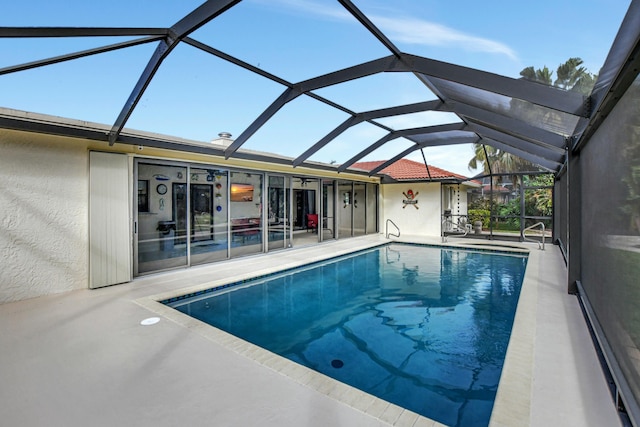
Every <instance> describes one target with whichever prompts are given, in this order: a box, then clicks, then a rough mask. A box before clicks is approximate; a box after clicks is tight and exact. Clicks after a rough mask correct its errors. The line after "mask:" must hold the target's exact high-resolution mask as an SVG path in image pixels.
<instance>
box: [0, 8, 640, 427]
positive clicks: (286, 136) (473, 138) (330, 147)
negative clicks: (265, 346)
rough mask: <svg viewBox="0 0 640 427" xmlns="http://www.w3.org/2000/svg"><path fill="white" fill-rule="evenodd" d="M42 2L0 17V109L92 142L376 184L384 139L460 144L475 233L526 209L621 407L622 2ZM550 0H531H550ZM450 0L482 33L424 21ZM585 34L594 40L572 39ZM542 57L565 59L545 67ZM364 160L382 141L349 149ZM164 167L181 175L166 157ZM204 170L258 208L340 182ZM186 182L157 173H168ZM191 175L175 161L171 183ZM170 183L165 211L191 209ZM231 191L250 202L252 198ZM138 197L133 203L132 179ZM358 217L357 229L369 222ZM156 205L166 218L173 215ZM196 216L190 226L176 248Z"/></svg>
mask: <svg viewBox="0 0 640 427" xmlns="http://www.w3.org/2000/svg"><path fill="white" fill-rule="evenodd" d="M50 3H56V4H50ZM58 3H60V2H43V4H42V5H40V6H41V7H33V5H31V4H30V3H29V2H24V4H22V3H20V4H19V3H17V2H16V3H15V4H13V5H11V7H8V9H7V10H5V11H3V16H0V25H1V26H0V50H1V51H2V52H3V55H2V58H0V61H1V62H0V93H1V94H2V95H1V97H0V99H1V101H0V106H1V107H2V109H1V110H0V127H1V128H2V129H5V130H18V131H24V132H33V133H38V134H47V135H58V136H65V137H72V138H82V139H86V140H91V141H95V142H97V143H100V144H102V145H103V146H104V147H105V149H108V148H109V147H112V146H114V145H116V144H124V145H128V146H131V149H132V150H136V149H138V150H140V151H142V150H143V149H145V148H147V147H151V148H160V149H168V150H174V151H176V152H183V153H198V154H211V155H217V156H224V158H225V159H234V158H235V159H242V160H246V161H249V162H251V161H268V162H271V163H273V164H276V165H286V166H289V167H291V166H293V167H296V168H308V169H312V170H317V171H318V173H319V174H320V175H322V173H325V172H327V171H328V172H332V173H345V174H346V173H360V174H363V177H383V179H382V181H381V185H384V183H385V178H384V176H383V175H382V174H381V171H382V170H383V169H385V168H386V167H387V166H389V165H391V164H393V163H394V162H396V161H398V160H399V159H403V158H414V159H416V160H418V161H421V162H424V164H425V168H426V169H427V170H428V168H429V167H430V166H431V165H441V163H442V162H444V161H445V160H451V161H453V160H456V159H457V160H459V161H461V162H462V164H463V166H464V167H466V164H467V163H468V162H469V161H470V160H472V159H473V160H475V162H476V166H477V168H476V170H474V171H473V173H471V175H473V176H472V177H473V179H474V180H475V181H476V182H477V183H478V184H479V185H478V186H477V188H476V189H474V190H473V191H474V194H472V197H471V199H470V200H471V202H470V203H476V205H474V206H473V210H474V211H477V212H476V213H475V214H476V215H478V218H474V222H475V221H481V222H483V221H484V222H485V223H483V230H484V232H485V233H486V232H487V231H488V233H489V234H490V236H491V238H499V237H500V234H501V232H504V231H509V230H507V229H513V230H515V231H517V232H518V234H517V235H522V232H523V231H524V230H525V229H528V228H529V227H530V226H535V225H536V224H538V223H541V224H544V226H545V230H546V232H547V233H548V239H549V241H550V242H552V243H554V244H557V245H559V247H560V249H561V252H562V254H563V255H564V257H565V261H566V262H567V265H568V280H567V290H568V292H569V293H572V294H576V295H577V298H578V299H579V301H580V302H581V303H582V304H583V306H584V312H585V316H586V317H587V319H588V320H589V322H590V324H591V325H592V326H593V331H594V343H595V344H596V346H597V347H598V348H599V349H601V350H602V354H603V360H604V361H605V365H606V369H608V371H609V372H610V373H611V376H612V384H613V385H612V401H613V402H614V403H615V404H616V405H617V406H618V408H619V410H620V411H621V414H623V415H622V416H623V417H628V418H629V419H630V420H631V422H632V423H633V424H635V425H638V424H639V423H640V406H639V403H640V311H639V310H638V307H639V306H640V283H639V281H638V277H640V80H639V78H638V71H639V70H640V57H639V54H640V46H639V42H640V1H638V0H633V1H631V2H624V1H622V2H620V1H615V2H613V3H612V4H607V5H606V6H605V5H604V4H601V3H595V2H594V3H585V4H581V5H580V8H585V9H588V8H592V9H593V8H603V10H599V11H598V12H599V13H598V19H597V20H596V21H594V22H584V21H583V20H582V19H581V15H580V13H581V11H579V10H573V11H567V10H558V11H557V13H547V14H545V13H543V12H539V11H538V10H533V9H540V10H541V11H542V10H544V9H545V7H535V8H526V7H525V6H523V5H520V4H513V5H504V4H499V5H498V4H496V5H491V4H485V3H482V2H479V3H478V2H475V3H473V4H472V3H471V2H468V3H467V2H460V4H457V3H455V2H454V3H451V2H448V3H447V4H444V3H443V4H438V5H430V6H429V8H427V7H426V6H420V8H418V9H416V6H415V5H411V4H409V3H408V2H398V3H397V2H392V4H387V3H388V2H382V3H379V2H374V1H357V0H338V1H329V0H326V1H313V2H311V1H300V2H286V1H275V2H270V1H261V0H254V1H250V0H245V1H240V0H210V1H206V2H202V1H180V2H164V3H163V4H162V5H157V4H155V3H154V2H148V3H140V4H136V5H131V4H129V3H130V2H118V1H114V2H108V4H104V5H102V6H101V8H100V9H99V12H97V13H96V12H95V11H92V10H91V9H90V8H89V6H87V5H85V4H84V3H83V2H77V3H76V2H69V3H70V4H69V7H68V8H65V9H64V13H62V12H61V11H60V10H59V9H60V5H59V4H58ZM476 3H477V4H476ZM496 3H497V2H496ZM560 3H562V2H560ZM552 5H553V6H552ZM552 5H551V4H550V5H549V7H548V8H546V9H549V8H551V9H554V8H561V4H560V5H558V4H557V2H555V3H553V4H552ZM578 9H579V8H578ZM604 9H606V10H604ZM539 13H540V14H539ZM451 16H459V17H460V19H461V20H462V19H467V20H468V19H469V18H470V17H473V18H474V20H473V21H472V22H474V24H475V25H478V26H480V25H482V26H483V27H486V28H485V29H484V30H482V31H484V33H482V34H483V36H474V35H473V34H474V33H480V32H481V30H480V29H479V28H468V29H467V30H466V31H462V30H455V29H452V28H448V27H446V26H445V25H440V24H439V23H438V19H439V18H442V19H444V17H451ZM525 17H527V18H528V19H525ZM529 21H531V22H529ZM461 22H462V21H461ZM464 22H469V21H464ZM461 25H462V24H461ZM513 26H517V27H518V29H519V33H518V36H517V38H518V39H522V40H530V39H536V40H538V43H537V44H534V43H531V44H523V45H522V46H521V47H519V49H518V51H517V52H516V51H515V50H514V49H512V48H511V47H510V46H509V44H508V43H507V42H508V40H507V42H504V43H503V42H497V41H495V40H500V35H501V31H508V29H509V28H510V27H513ZM541 26H543V27H541ZM541 28H545V29H546V30H541ZM561 30H563V31H566V33H563V34H560V33H558V32H557V31H561ZM545 35H546V36H547V37H548V40H546V41H544V42H542V43H540V41H539V40H540V38H543V37H545ZM578 35H579V37H578ZM514 43H515V42H514ZM550 45H555V46H556V47H557V46H558V45H561V48H562V49H561V50H562V53H560V54H559V55H560V56H558V54H554V55H555V56H552V57H551V58H550V59H546V57H545V53H547V52H550V51H551V49H550ZM601 46H605V47H604V52H605V54H604V55H602V56H601V57H592V56H589V55H590V52H591V51H596V50H598V49H596V48H600V47H601ZM456 52H457V53H458V54H459V53H460V52H462V55H457V56H456V55H454V53H456ZM606 52H608V54H607V53H606ZM549 54H550V53H549ZM550 55H551V54H550ZM578 57H581V58H583V59H584V60H585V61H584V63H583V59H580V58H578ZM565 60H570V61H567V62H566V63H565ZM571 60H572V61H571ZM549 61H551V62H549ZM556 64H563V65H567V64H569V65H570V66H569V65H567V67H569V68H566V67H565V68H562V67H559V68H558V69H557V71H556V70H555V65H556ZM538 67H539V68H538ZM548 67H549V68H548ZM536 68H537V69H536ZM550 69H553V70H551V71H550ZM554 72H556V74H555V75H553V73H554ZM38 114H46V115H48V116H47V117H49V118H48V119H43V118H42V116H39V115H38ZM51 116H56V117H58V118H60V119H59V120H57V119H55V120H54V119H51V118H50V117H51ZM67 119H74V120H79V121H82V122H83V123H84V122H86V123H87V124H89V123H99V124H101V126H93V125H87V126H81V125H77V124H70V123H69V121H68V120H67ZM74 123H76V122H74ZM134 129H135V130H136V131H135V132H134V131H133V130H134ZM138 131H142V132H138ZM223 131H224V132H225V133H224V135H229V136H230V134H232V135H233V138H232V139H231V140H230V142H229V144H227V145H224V146H221V145H215V144H205V143H203V142H204V141H209V140H210V139H212V138H215V135H217V134H218V133H219V132H223ZM226 132H229V134H227V133H226ZM167 135H173V136H171V137H169V136H167ZM1 150H2V148H1V147H0V151H1ZM368 160H384V162H383V163H381V164H380V165H379V166H378V167H376V168H375V169H372V170H369V171H364V172H363V171H362V170H356V169H354V168H353V165H354V164H355V163H356V162H362V161H368ZM137 162H138V163H136V167H139V168H140V172H139V173H140V180H142V181H144V180H145V179H150V178H145V177H143V175H144V174H148V175H149V176H150V177H153V176H155V175H154V174H156V175H157V174H158V172H157V171H154V167H155V165H156V163H157V160H153V159H150V160H137ZM170 167H172V168H174V169H175V168H177V169H175V171H174V170H173V169H171V173H175V174H179V175H182V174H185V175H184V176H185V177H186V169H185V171H182V170H178V169H179V168H180V167H183V166H181V165H177V166H176V165H170ZM188 167H189V168H193V170H195V171H196V172H198V171H199V169H197V168H198V167H199V166H197V165H189V166H188ZM205 169H206V168H205V167H204V166H202V170H203V171H204V172H203V179H205V180H206V177H211V179H212V182H223V181H224V182H225V185H226V181H225V180H227V179H232V178H234V176H235V175H234V174H237V179H236V181H238V183H241V184H243V185H245V186H255V187H256V188H257V187H260V188H265V189H267V190H271V191H270V192H269V203H270V206H269V209H271V210H273V211H274V213H273V215H274V216H276V217H280V218H281V217H283V216H284V215H279V214H278V212H279V209H280V208H279V206H285V205H287V204H289V205H290V206H292V205H293V204H295V203H296V202H295V200H292V198H294V197H299V198H300V202H299V206H300V209H302V210H301V212H304V209H312V208H310V207H309V206H312V203H316V204H317V205H318V206H329V205H331V203H333V202H332V201H335V202H336V205H337V204H338V203H337V202H338V198H337V195H335V194H334V193H333V191H334V190H333V189H334V187H333V185H335V189H336V190H335V191H336V192H339V191H341V187H339V185H342V184H339V182H338V181H335V184H331V185H332V186H331V187H322V189H321V186H322V183H323V181H321V178H317V180H316V181H314V182H311V186H314V185H315V187H313V188H314V189H315V190H317V191H316V192H315V193H313V197H314V199H313V200H311V199H309V197H308V195H309V194H311V193H309V192H310V191H312V190H311V189H310V188H311V187H305V186H303V183H302V181H301V180H300V179H299V181H300V182H297V184H296V181H295V180H293V179H291V180H289V178H287V179H288V180H287V181H285V180H284V178H282V177H280V176H276V175H274V176H264V177H263V176H260V177H255V176H253V177H252V176H251V174H250V173H247V171H244V170H239V171H227V170H224V171H220V170H213V169H212V170H211V171H207V170H205ZM189 171H190V174H192V173H195V172H191V169H189ZM205 172H206V173H205ZM162 173H165V172H162ZM240 178H242V179H240ZM304 184H306V182H305V183H304ZM450 184H451V185H455V183H450ZM175 185H176V184H174V186H175ZM181 185H182V186H181ZM186 185H187V184H186V181H185V184H180V185H178V186H175V187H172V188H166V186H165V187H164V188H162V189H158V190H157V191H158V192H160V191H168V192H169V194H173V193H175V194H178V195H179V194H186V192H187V187H186ZM193 185H196V187H193ZM238 185H240V184H238ZM296 185H298V187H295V186H296ZM345 185H348V186H352V187H349V188H351V189H352V190H350V191H352V192H353V193H350V194H355V192H356V186H357V185H362V189H361V190H360V191H361V193H365V192H366V193H367V194H371V197H373V199H369V200H375V197H376V195H377V193H376V192H377V187H374V186H370V187H366V186H365V184H364V183H362V184H358V183H354V182H351V181H349V182H347V183H346V184H345ZM366 185H369V184H366ZM225 188H226V187H225ZM199 189H200V188H199V187H197V183H195V182H192V183H191V187H190V188H189V191H192V192H194V193H193V194H199V193H198V191H199ZM285 189H286V191H287V192H286V193H285ZM155 190H156V188H155V187H154V188H153V189H151V190H149V191H155ZM237 190H238V191H240V192H241V191H242V188H240V187H237ZM25 191H26V190H25ZM296 191H297V192H296ZM305 191H306V193H305ZM180 192H182V193H180ZM201 193H202V192H201ZM325 193H326V194H330V196H329V198H328V199H327V197H325V198H324V199H323V198H322V197H321V195H323V194H325ZM224 196H225V197H226V196H227V194H225V195H224ZM194 197H195V196H194ZM231 197H232V195H231V193H229V194H228V198H229V202H231V201H233V200H232V199H231ZM233 197H242V196H233ZM305 197H306V198H307V199H309V200H307V199H305ZM334 197H335V199H334ZM215 198H216V193H215V191H214V192H212V193H211V194H209V193H207V194H204V193H203V195H202V196H201V197H200V199H198V200H195V199H194V203H196V202H197V203H200V204H201V205H202V206H201V208H199V209H196V211H197V212H196V211H194V212H196V213H195V214H193V215H196V214H197V215H199V217H198V218H200V217H202V218H204V217H205V216H206V218H208V219H207V220H209V219H210V218H214V217H215V215H216V210H215V209H216V204H215V201H212V200H215ZM180 200H181V199H180V197H176V198H175V201H174V205H175V206H174V208H175V209H176V211H181V212H186V210H187V209H192V210H193V209H195V208H194V206H196V205H195V204H191V205H188V204H186V202H184V203H183V204H182V205H181V204H180V203H182V202H180ZM237 200H240V201H241V202H243V203H244V205H242V206H241V207H242V208H243V209H244V208H247V209H248V208H249V207H250V208H251V209H253V210H255V211H256V214H255V216H256V217H259V218H261V219H262V220H263V221H264V219H265V218H263V217H264V216H265V215H264V214H263V212H267V209H266V208H265V210H264V211H262V210H261V209H262V207H261V206H259V204H257V203H252V202H253V200H251V199H249V198H247V197H245V200H241V199H237ZM310 200H311V201H310ZM323 200H324V201H323ZM327 200H328V201H327ZM138 201H139V203H142V204H141V205H140V204H139V209H142V210H141V211H140V214H141V215H144V214H145V211H144V209H145V204H144V203H145V199H144V198H142V199H138ZM341 202H342V201H341ZM361 203H364V202H361ZM345 206H347V205H346V203H345ZM496 206H503V207H504V206H507V207H508V208H504V209H502V210H498V209H497V208H496ZM509 206H510V207H509ZM236 210H237V211H238V212H239V211H240V207H238V208H237V209H236ZM343 210H344V209H343ZM374 211H375V206H372V207H371V209H370V211H369V212H370V213H371V212H374ZM203 212H204V214H203ZM185 215H186V213H185ZM260 215H262V216H260ZM267 215H272V212H271V211H269V212H268V214H267ZM363 215H364V214H363ZM437 215H438V216H439V215H440V213H437ZM327 217H330V216H327ZM363 218H364V216H363ZM367 218H368V217H367ZM156 219H157V218H156ZM156 219H154V221H155V220H156ZM167 219H170V218H167ZM381 219H384V218H381ZM468 220H469V221H471V213H469V218H468ZM194 221H195V220H194ZM353 221H354V220H352V222H351V223H350V224H351V225H350V227H351V228H350V229H349V230H350V231H349V232H350V233H351V234H354V235H355V234H357V233H355V232H354V231H353V230H354V229H355V228H354V226H353V224H354V222H353ZM374 222H375V220H372V221H370V222H369V223H368V225H366V226H364V225H363V226H362V227H364V228H363V230H364V229H367V230H369V229H370V230H371V231H372V232H375V231H376V228H375V226H372V225H371V224H373V223H374ZM156 223H157V221H155V222H154V224H156ZM255 224H257V225H255V228H257V229H260V230H262V229H263V226H264V225H263V224H262V225H261V224H260V222H256V223H255ZM363 224H364V222H363ZM334 225H336V224H334ZM166 226H167V229H166V230H165V231H167V232H171V233H174V232H175V231H176V230H177V229H179V228H180V227H175V224H174V225H173V226H172V224H166ZM294 226H295V224H292V225H291V227H292V228H293V227H294ZM299 226H300V227H302V226H301V225H299ZM154 227H155V225H154ZM371 227H373V228H371ZM334 228H335V227H332V226H331V227H330V226H326V224H321V226H320V229H321V231H320V232H321V233H324V234H320V235H319V237H316V238H315V239H316V241H321V240H323V239H325V238H333V237H332V234H331V233H333V232H334ZM208 230H209V229H207V231H202V233H205V234H206V233H210V231H208ZM161 231H162V230H161ZM245 231H246V230H245ZM271 231H273V232H274V234H273V235H274V236H275V235H276V234H275V232H276V231H277V230H276V229H275V228H273V230H271ZM305 231H306V230H305ZM157 232H158V230H157V229H153V227H152V228H150V233H151V234H154V233H157ZM223 233H224V236H223V237H224V239H226V240H225V241H227V240H228V241H235V242H239V243H238V245H239V246H238V247H240V246H242V247H244V248H245V249H246V248H248V247H250V245H251V244H253V243H255V240H252V238H251V237H248V236H249V235H247V234H243V235H240V234H238V235H232V234H228V233H230V231H229V230H227V229H225V230H223ZM154 235H155V234H154ZM261 235H262V236H265V235H267V234H266V232H265V234H261ZM290 236H291V238H293V232H291V234H290ZM205 237H207V236H205V235H204V234H203V235H196V236H195V237H193V236H192V238H193V239H194V240H193V242H194V243H193V247H194V248H195V247H197V246H198V244H197V242H198V239H201V238H205ZM179 238H183V239H184V238H186V237H185V236H184V235H180V236H176V237H175V239H174V241H177V239H179ZM286 242H287V241H286V240H285V239H284V238H282V237H280V238H277V239H276V238H274V239H273V241H271V240H270V241H269V244H273V245H282V246H284V245H286ZM229 245H230V243H229ZM225 248H227V249H228V250H234V249H233V248H232V247H231V246H228V247H225ZM172 249H173V248H172ZM193 250H194V251H195V249H193ZM194 253H195V252H194ZM225 253H226V252H225ZM212 254H213V252H211V253H210V254H209V255H207V256H214V255H212ZM225 256H226V255H225ZM567 403H568V404H569V405H570V402H567Z"/></svg>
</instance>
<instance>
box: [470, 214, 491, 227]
mask: <svg viewBox="0 0 640 427" xmlns="http://www.w3.org/2000/svg"><path fill="white" fill-rule="evenodd" d="M467 216H468V217H469V222H470V223H471V224H472V225H473V223H474V222H476V221H482V228H489V217H490V216H491V211H489V210H488V209H469V210H468V211H467Z"/></svg>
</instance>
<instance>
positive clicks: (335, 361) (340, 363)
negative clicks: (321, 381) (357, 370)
mask: <svg viewBox="0 0 640 427" xmlns="http://www.w3.org/2000/svg"><path fill="white" fill-rule="evenodd" d="M331 366H333V367H334V368H336V369H340V368H342V367H343V366H344V362H343V361H342V360H340V359H333V360H332V361H331Z"/></svg>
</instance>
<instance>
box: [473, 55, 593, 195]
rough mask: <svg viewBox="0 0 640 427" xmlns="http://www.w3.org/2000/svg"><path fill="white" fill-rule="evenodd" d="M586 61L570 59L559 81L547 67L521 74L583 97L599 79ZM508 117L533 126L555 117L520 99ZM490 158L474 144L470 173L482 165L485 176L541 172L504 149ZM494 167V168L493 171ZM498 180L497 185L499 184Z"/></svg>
mask: <svg viewBox="0 0 640 427" xmlns="http://www.w3.org/2000/svg"><path fill="white" fill-rule="evenodd" d="M582 63H583V61H582V59H580V58H569V59H568V60H567V61H565V62H564V63H563V64H560V65H559V66H558V68H557V69H556V79H555V81H554V80H553V71H551V70H549V68H548V67H547V66H544V67H543V68H538V69H535V68H534V67H526V68H524V69H523V70H522V71H520V76H522V78H524V79H526V80H530V81H534V82H538V83H541V84H545V85H549V86H552V85H553V86H555V87H558V88H562V89H564V90H573V91H578V92H580V93H582V94H585V95H587V94H589V93H590V92H591V89H592V88H593V85H594V83H595V80H596V75H594V74H591V73H589V72H588V71H587V69H586V68H585V67H583V66H582ZM504 114H505V115H507V116H510V117H514V118H517V119H519V120H525V119H526V121H528V122H531V123H536V122H539V123H544V122H546V121H548V120H549V118H548V117H547V116H548V115H550V114H554V113H553V112H550V111H548V110H546V109H539V108H531V107H530V105H528V104H527V103H525V102H524V101H521V100H519V99H515V98H514V99H513V100H512V101H511V104H510V106H509V108H508V109H507V110H506V111H505V113H504ZM486 148H487V155H488V156H489V159H488V160H489V162H488V163H487V159H486V158H485V153H484V149H483V148H482V144H474V156H473V158H472V159H471V160H470V161H469V165H468V166H469V170H473V169H477V168H478V165H482V169H483V171H484V173H485V174H489V169H491V171H492V172H493V173H508V172H518V171H523V170H529V171H531V170H537V169H538V168H537V167H535V166H534V165H533V164H532V163H530V162H527V161H526V160H523V159H521V158H519V157H517V156H514V155H512V154H510V153H507V152H505V151H502V150H497V149H495V148H493V147H489V146H487V147H486ZM489 165H491V168H489ZM512 179H513V183H514V185H515V184H516V183H517V182H518V181H519V180H518V178H517V176H513V177H512ZM499 181H500V179H497V180H496V182H499Z"/></svg>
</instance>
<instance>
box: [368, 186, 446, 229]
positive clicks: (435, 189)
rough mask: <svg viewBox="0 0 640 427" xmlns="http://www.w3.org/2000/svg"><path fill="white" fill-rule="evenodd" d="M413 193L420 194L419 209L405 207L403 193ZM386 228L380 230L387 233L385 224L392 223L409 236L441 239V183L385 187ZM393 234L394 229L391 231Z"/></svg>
mask: <svg viewBox="0 0 640 427" xmlns="http://www.w3.org/2000/svg"><path fill="white" fill-rule="evenodd" d="M409 190H412V191H413V193H414V194H416V193H417V196H416V197H415V200H417V201H418V203H417V204H416V205H415V206H417V207H418V209H416V208H415V206H414V205H405V204H403V203H402V201H403V200H405V199H406V198H405V196H404V194H403V193H408V192H409ZM381 197H382V199H383V201H382V204H381V206H382V211H383V215H382V218H381V219H382V224H381V228H380V230H381V231H382V232H383V233H384V232H385V228H384V227H385V222H386V220H387V219H390V220H392V221H393V222H394V223H395V224H397V225H398V227H399V228H400V233H401V234H402V235H406V236H440V215H441V212H442V208H441V200H442V199H441V196H440V183H426V182H425V183H411V184H385V185H382V186H381ZM390 230H392V228H390Z"/></svg>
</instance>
